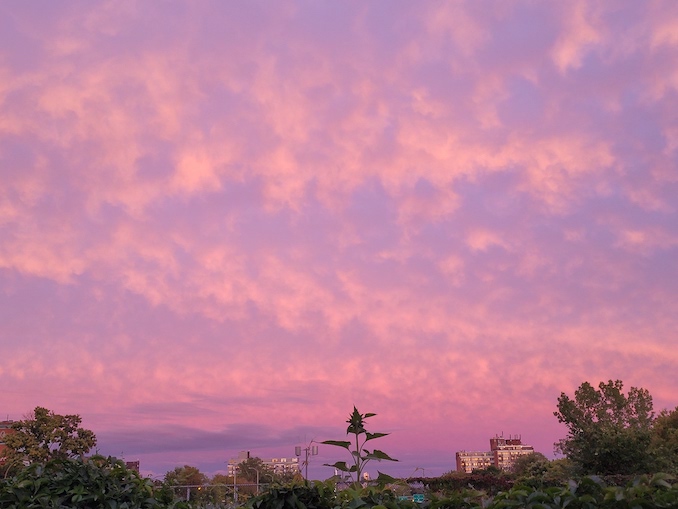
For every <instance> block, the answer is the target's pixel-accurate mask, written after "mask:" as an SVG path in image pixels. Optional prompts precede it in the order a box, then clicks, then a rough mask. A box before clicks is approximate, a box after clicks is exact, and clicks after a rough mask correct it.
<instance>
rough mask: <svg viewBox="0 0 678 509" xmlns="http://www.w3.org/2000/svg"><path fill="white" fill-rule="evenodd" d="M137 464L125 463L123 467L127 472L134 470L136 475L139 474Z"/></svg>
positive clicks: (133, 462)
mask: <svg viewBox="0 0 678 509" xmlns="http://www.w3.org/2000/svg"><path fill="white" fill-rule="evenodd" d="M139 466H140V465H139V462H138V461H125V467H127V470H134V471H135V472H136V473H137V474H138V473H139Z"/></svg>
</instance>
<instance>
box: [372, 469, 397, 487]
mask: <svg viewBox="0 0 678 509" xmlns="http://www.w3.org/2000/svg"><path fill="white" fill-rule="evenodd" d="M376 481H377V482H378V483H379V484H382V483H383V484H391V483H394V482H397V481H398V479H396V478H395V477H391V476H390V475H388V474H384V473H383V472H379V470H377V479H376Z"/></svg>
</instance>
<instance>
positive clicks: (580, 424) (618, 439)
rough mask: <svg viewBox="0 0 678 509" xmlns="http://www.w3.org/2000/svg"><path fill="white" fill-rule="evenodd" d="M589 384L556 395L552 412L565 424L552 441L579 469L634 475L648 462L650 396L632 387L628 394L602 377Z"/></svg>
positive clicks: (618, 383)
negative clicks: (565, 432) (563, 431)
mask: <svg viewBox="0 0 678 509" xmlns="http://www.w3.org/2000/svg"><path fill="white" fill-rule="evenodd" d="M598 387H599V389H598V390H596V389H594V388H593V387H592V386H591V385H590V384H589V383H588V382H584V383H583V384H581V386H580V387H579V388H578V389H577V390H576V391H575V397H574V399H570V398H569V396H567V395H566V394H565V393H561V395H560V397H559V398H558V411H556V412H554V415H555V416H556V417H557V418H558V421H560V422H562V423H564V424H565V425H566V426H567V428H568V435H567V437H566V438H564V439H562V440H560V441H559V442H557V443H556V444H555V447H556V450H557V451H559V452H562V453H563V454H565V455H566V456H567V457H568V458H569V459H570V460H571V461H572V462H573V464H574V466H575V467H576V469H577V470H578V473H580V474H636V473H646V472H648V471H650V470H651V469H652V467H653V464H652V455H651V453H650V452H649V445H650V441H651V436H652V421H653V418H654V414H653V412H652V396H650V393H649V392H648V391H647V390H645V389H639V388H636V387H631V389H630V390H629V392H628V396H625V395H624V393H623V392H622V388H623V385H622V382H621V381H620V380H616V381H614V382H613V381H612V380H610V381H609V382H608V383H603V382H601V383H600V384H599V386H598Z"/></svg>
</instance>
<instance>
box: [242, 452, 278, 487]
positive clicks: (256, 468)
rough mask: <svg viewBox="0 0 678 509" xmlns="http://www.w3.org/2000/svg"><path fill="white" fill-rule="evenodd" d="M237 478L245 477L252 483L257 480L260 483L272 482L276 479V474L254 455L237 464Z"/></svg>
mask: <svg viewBox="0 0 678 509" xmlns="http://www.w3.org/2000/svg"><path fill="white" fill-rule="evenodd" d="M238 478H243V479H246V480H247V481H249V482H251V483H254V482H257V480H258V481H259V482H260V483H266V484H268V483H272V482H275V481H277V480H278V476H277V475H276V473H275V472H274V471H273V469H272V468H271V467H269V466H268V465H266V464H265V463H264V462H263V460H262V459H261V458H257V457H256V456H255V457H253V458H247V459H246V460H245V461H243V462H241V463H240V464H238Z"/></svg>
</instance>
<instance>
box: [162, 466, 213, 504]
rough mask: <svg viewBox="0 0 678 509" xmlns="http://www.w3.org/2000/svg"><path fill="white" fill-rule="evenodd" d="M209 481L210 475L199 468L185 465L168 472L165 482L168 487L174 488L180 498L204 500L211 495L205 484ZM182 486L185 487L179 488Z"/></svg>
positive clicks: (195, 500) (196, 500)
mask: <svg viewBox="0 0 678 509" xmlns="http://www.w3.org/2000/svg"><path fill="white" fill-rule="evenodd" d="M208 482H209V479H208V477H207V476H206V475H205V474H203V473H202V472H201V471H200V470H199V469H198V468H196V467H192V466H190V465H184V466H183V467H176V468H175V469H174V470H170V471H169V472H167V473H166V474H165V480H164V483H163V484H164V486H165V487H166V488H172V489H173V492H174V493H175V495H176V496H177V498H179V499H186V498H188V499H189V500H191V501H194V502H204V501H206V500H207V499H208V498H209V497H208V494H207V490H205V489H203V485H205V484H207V483H208ZM180 486H181V487H184V488H183V489H182V488H178V487H180Z"/></svg>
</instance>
